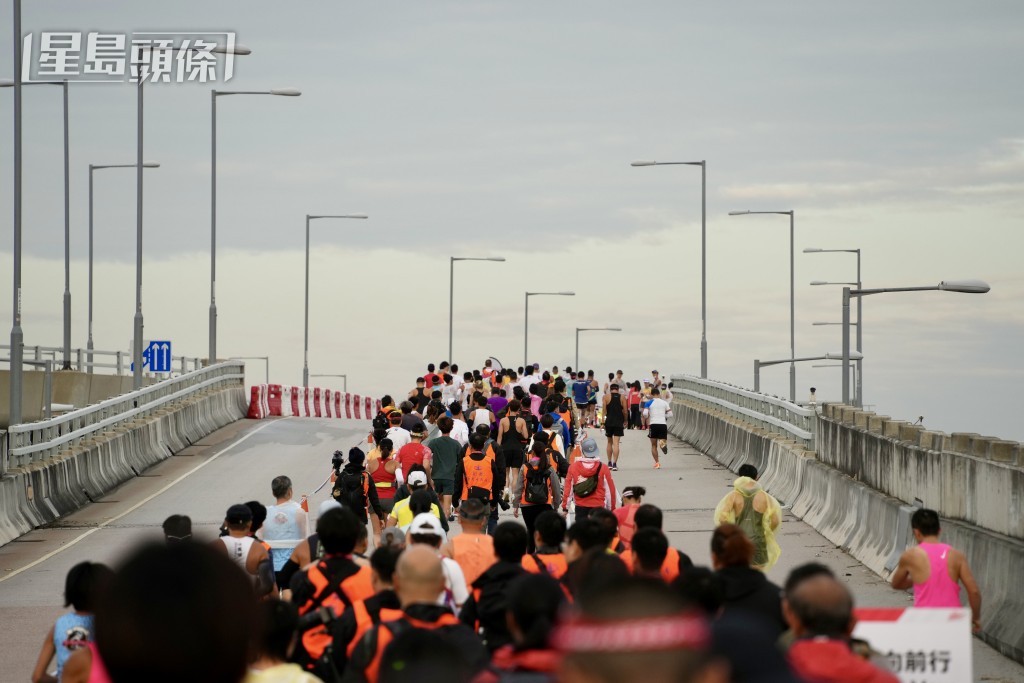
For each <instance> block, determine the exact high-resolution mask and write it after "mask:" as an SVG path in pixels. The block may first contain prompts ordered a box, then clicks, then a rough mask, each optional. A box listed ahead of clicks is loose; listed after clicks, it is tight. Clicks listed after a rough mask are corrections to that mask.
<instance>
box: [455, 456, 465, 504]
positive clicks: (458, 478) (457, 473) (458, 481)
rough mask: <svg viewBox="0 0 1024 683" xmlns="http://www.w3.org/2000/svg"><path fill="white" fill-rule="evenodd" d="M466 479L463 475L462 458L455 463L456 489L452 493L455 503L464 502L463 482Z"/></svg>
mask: <svg viewBox="0 0 1024 683" xmlns="http://www.w3.org/2000/svg"><path fill="white" fill-rule="evenodd" d="M464 478H465V475H464V474H463V473H462V457H461V456H460V457H459V459H458V460H457V461H456V462H455V488H454V489H453V493H452V500H453V501H456V502H457V501H460V500H462V480H463V479H464Z"/></svg>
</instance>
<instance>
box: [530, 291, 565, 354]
mask: <svg viewBox="0 0 1024 683" xmlns="http://www.w3.org/2000/svg"><path fill="white" fill-rule="evenodd" d="M531 296H576V292H526V306H525V307H524V314H525V322H524V324H523V367H526V363H527V362H528V361H527V360H526V359H527V358H528V357H529V355H530V354H529V349H530V297H531Z"/></svg>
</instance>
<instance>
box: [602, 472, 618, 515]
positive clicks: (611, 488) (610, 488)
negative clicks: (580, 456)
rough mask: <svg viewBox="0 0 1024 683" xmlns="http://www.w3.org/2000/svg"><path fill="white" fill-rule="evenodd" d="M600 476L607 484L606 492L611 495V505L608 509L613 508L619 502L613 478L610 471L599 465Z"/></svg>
mask: <svg viewBox="0 0 1024 683" xmlns="http://www.w3.org/2000/svg"><path fill="white" fill-rule="evenodd" d="M601 476H603V477H604V481H605V485H607V486H608V494H609V496H610V497H611V506H610V508H609V509H611V510H614V509H615V508H616V506H617V505H618V503H619V498H618V495H617V492H616V491H615V480H614V479H612V471H611V470H610V469H608V468H607V467H605V466H604V465H603V464H602V465H601Z"/></svg>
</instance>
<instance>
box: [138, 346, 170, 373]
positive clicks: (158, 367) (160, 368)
mask: <svg viewBox="0 0 1024 683" xmlns="http://www.w3.org/2000/svg"><path fill="white" fill-rule="evenodd" d="M142 366H143V367H145V368H148V369H149V371H150V372H170V371H171V342H169V341H151V342H149V346H147V347H146V348H145V350H144V351H143V352H142Z"/></svg>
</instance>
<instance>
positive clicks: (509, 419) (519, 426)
mask: <svg viewBox="0 0 1024 683" xmlns="http://www.w3.org/2000/svg"><path fill="white" fill-rule="evenodd" d="M521 409H522V404H521V403H520V402H519V401H517V400H515V399H513V400H512V402H511V403H509V404H508V415H506V416H505V417H503V418H501V422H499V423H498V438H497V443H498V447H499V448H500V449H501V451H502V453H503V454H504V455H505V468H506V473H507V477H508V490H507V493H506V495H510V494H511V491H514V490H515V488H516V485H517V484H518V482H519V470H521V469H522V467H523V453H524V452H525V450H526V443H527V442H528V441H529V440H530V433H529V431H527V425H526V421H525V420H523V419H522V418H520V417H519V411H520V410H521Z"/></svg>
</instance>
